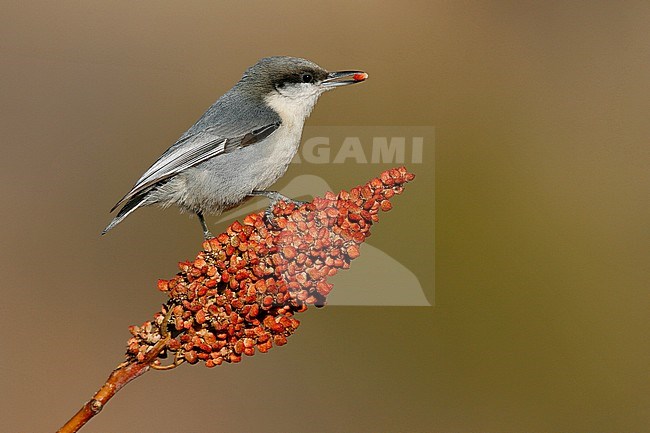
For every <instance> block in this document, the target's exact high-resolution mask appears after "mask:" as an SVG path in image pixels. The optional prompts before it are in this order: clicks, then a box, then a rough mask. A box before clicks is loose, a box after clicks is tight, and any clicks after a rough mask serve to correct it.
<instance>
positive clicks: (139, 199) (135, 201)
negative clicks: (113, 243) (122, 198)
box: [102, 195, 147, 235]
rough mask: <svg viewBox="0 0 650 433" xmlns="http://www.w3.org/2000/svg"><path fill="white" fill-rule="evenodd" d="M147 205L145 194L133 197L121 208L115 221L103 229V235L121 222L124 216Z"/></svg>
mask: <svg viewBox="0 0 650 433" xmlns="http://www.w3.org/2000/svg"><path fill="white" fill-rule="evenodd" d="M146 205H147V202H146V196H145V195H137V196H135V197H133V198H131V200H129V201H128V202H126V204H125V205H124V207H122V209H120V211H119V212H118V213H117V216H116V217H115V218H113V221H111V222H110V224H109V225H107V226H106V228H105V229H104V230H103V231H102V235H105V234H106V233H107V232H108V231H109V230H110V229H112V228H113V227H115V226H116V225H118V224H119V223H121V222H122V220H123V219H124V218H126V217H128V216H129V215H130V214H131V212H133V211H134V210H136V209H138V208H140V207H142V206H146Z"/></svg>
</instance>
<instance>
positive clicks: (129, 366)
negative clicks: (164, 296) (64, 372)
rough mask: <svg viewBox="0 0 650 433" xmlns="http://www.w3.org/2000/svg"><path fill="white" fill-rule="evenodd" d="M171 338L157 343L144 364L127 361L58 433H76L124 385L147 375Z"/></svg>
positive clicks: (148, 353) (114, 371)
mask: <svg viewBox="0 0 650 433" xmlns="http://www.w3.org/2000/svg"><path fill="white" fill-rule="evenodd" d="M168 340H169V337H167V338H163V339H161V340H160V341H158V343H156V344H155V345H154V346H153V347H152V348H151V350H150V351H148V352H147V355H146V357H145V359H144V360H143V361H142V362H136V361H127V362H123V363H122V364H120V365H118V366H117V368H116V369H115V370H113V372H112V373H111V375H110V376H109V377H108V379H107V380H106V383H104V385H103V386H102V387H101V388H100V389H99V391H97V393H96V394H95V395H94V396H93V398H92V399H90V401H88V402H87V403H86V404H84V405H83V407H82V408H81V409H79V412H77V413H76V414H75V415H74V416H73V417H72V418H70V420H68V422H66V423H65V425H64V426H63V427H61V428H60V429H59V430H58V431H57V433H74V432H76V431H78V430H79V429H80V428H81V427H83V425H84V424H86V423H87V422H88V421H89V420H90V419H91V418H92V417H94V416H95V415H97V414H98V413H99V412H100V411H101V410H102V408H103V407H104V405H105V404H106V403H107V402H108V400H110V399H111V398H112V397H113V396H114V395H115V393H117V391H119V390H120V389H122V387H124V385H126V384H127V383H129V382H131V381H132V380H133V379H135V378H136V377H139V376H141V375H143V374H144V373H146V372H147V371H148V370H149V367H151V364H152V363H153V362H154V361H155V360H156V359H157V358H158V355H160V352H162V351H163V349H165V345H166V344H167V342H168Z"/></svg>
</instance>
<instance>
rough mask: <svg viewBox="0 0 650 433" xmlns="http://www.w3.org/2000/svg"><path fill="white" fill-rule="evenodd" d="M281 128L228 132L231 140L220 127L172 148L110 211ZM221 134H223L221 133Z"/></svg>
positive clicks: (184, 140) (276, 124)
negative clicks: (191, 168)
mask: <svg viewBox="0 0 650 433" xmlns="http://www.w3.org/2000/svg"><path fill="white" fill-rule="evenodd" d="M279 127H280V122H273V123H270V124H267V125H262V126H260V127H257V128H251V129H250V130H249V131H247V132H245V133H241V132H240V133H239V134H237V132H239V131H237V132H235V131H228V133H230V134H236V135H235V136H231V137H227V136H226V137H224V135H225V134H223V132H224V131H223V129H222V128H220V127H218V126H217V127H213V128H209V129H207V130H204V131H200V132H197V133H194V134H191V135H187V136H184V137H182V138H181V139H180V140H178V141H177V142H176V143H175V144H174V145H173V146H172V147H170V148H169V149H168V150H167V151H166V152H165V153H163V154H162V156H161V157H160V158H159V159H158V161H156V162H155V163H154V164H153V165H152V166H151V167H149V169H148V170H147V171H146V172H145V173H144V174H143V175H142V177H140V179H138V181H137V182H136V183H135V185H134V186H133V188H132V189H131V191H129V192H128V193H127V194H126V195H125V196H124V197H122V199H121V200H120V201H118V202H117V203H116V204H115V206H113V208H112V209H111V212H113V211H114V210H115V209H116V208H117V207H118V206H119V205H120V204H122V203H124V202H125V201H128V200H129V199H131V198H133V197H135V196H136V195H138V194H141V193H143V192H144V191H146V190H147V189H151V188H152V187H153V186H154V185H156V184H157V183H159V182H161V181H164V180H166V179H169V178H170V177H172V176H175V175H176V174H178V173H180V172H181V171H183V170H186V169H188V168H190V167H194V166H196V165H198V164H200V163H202V162H203V161H206V160H208V159H210V158H214V157H215V156H217V155H220V154H223V153H228V152H232V151H234V150H236V149H241V148H242V147H246V146H250V145H251V144H254V143H257V142H259V141H262V140H263V139H265V138H266V137H268V136H269V135H271V134H272V133H273V132H274V131H275V130H276V129H278V128H279ZM220 130H221V131H220Z"/></svg>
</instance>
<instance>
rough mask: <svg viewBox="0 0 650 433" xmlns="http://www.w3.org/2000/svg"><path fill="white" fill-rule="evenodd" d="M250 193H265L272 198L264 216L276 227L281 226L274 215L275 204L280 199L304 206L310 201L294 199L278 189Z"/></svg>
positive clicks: (264, 194) (265, 195)
mask: <svg viewBox="0 0 650 433" xmlns="http://www.w3.org/2000/svg"><path fill="white" fill-rule="evenodd" d="M250 195H263V196H264V197H266V198H268V199H269V200H270V202H271V203H269V206H268V207H267V208H266V210H265V211H264V218H265V219H266V222H268V223H269V224H271V225H272V226H273V227H274V228H276V229H279V228H280V227H278V225H277V223H276V222H275V215H273V209H274V208H275V205H276V204H277V203H278V202H279V201H286V202H288V203H293V204H295V205H296V206H302V205H303V204H305V203H309V202H306V201H300V200H294V199H292V198H289V197H287V196H285V195H282V194H280V193H279V192H277V191H252V192H251V193H250Z"/></svg>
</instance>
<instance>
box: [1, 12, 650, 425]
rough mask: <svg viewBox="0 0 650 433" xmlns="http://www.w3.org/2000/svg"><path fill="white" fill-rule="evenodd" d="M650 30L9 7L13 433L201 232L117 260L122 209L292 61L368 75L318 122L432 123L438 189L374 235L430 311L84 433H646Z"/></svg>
mask: <svg viewBox="0 0 650 433" xmlns="http://www.w3.org/2000/svg"><path fill="white" fill-rule="evenodd" d="M649 22H650V4H648V3H647V2H606V1H600V2H519V1H512V2H508V1H501V2H480V1H479V2H437V1H421V2H415V1H413V2H405V1H382V2H364V1H357V2H352V1H348V2H331V3H329V2H328V3H325V2H319V3H314V4H312V3H309V2H304V1H292V2H282V3H278V2H260V1H244V2H215V1H195V2H157V1H139V2H133V1H117V2H69V1H60V2H45V1H32V2H16V1H4V2H3V4H2V13H1V14H0V56H1V57H0V62H1V63H0V66H1V67H0V104H1V105H0V107H1V108H0V127H1V131H2V141H3V144H2V152H3V157H2V158H1V162H0V164H1V167H2V169H1V170H0V182H1V185H2V187H1V188H2V202H3V206H2V224H1V226H0V238H1V239H2V258H1V260H0V276H1V278H2V285H1V286H0V291H1V292H0V293H1V294H2V302H1V303H0V321H1V322H0V323H2V329H3V339H2V345H1V346H0V347H1V349H0V351H1V355H2V362H1V364H0V390H1V391H2V392H0V419H2V428H1V430H2V431H6V432H39V431H42V432H47V431H54V430H56V429H57V428H58V427H59V426H60V425H61V424H62V423H63V422H64V421H65V420H66V419H67V418H68V417H69V416H71V415H72V414H73V413H74V412H75V411H76V410H77V409H78V408H79V407H80V406H81V404H82V403H83V402H84V401H86V400H87V399H88V398H89V397H90V396H91V395H92V393H93V392H95V390H96V389H97V388H98V387H99V386H100V385H101V383H103V380H104V379H105V378H106V376H107V375H108V373H109V372H110V370H111V369H112V368H113V367H114V366H115V365H116V364H117V363H119V362H120V361H121V359H122V358H121V357H122V353H123V350H124V348H125V342H126V340H127V338H128V337H129V334H128V332H127V326H128V325H129V324H140V323H142V322H143V321H144V320H148V319H149V318H150V317H151V314H152V313H153V312H154V311H156V309H157V307H158V305H159V304H160V303H162V302H163V301H164V299H165V298H164V296H163V295H162V294H160V293H158V292H157V291H156V289H155V282H156V280H157V279H158V278H168V277H170V276H172V275H173V274H174V273H175V271H176V268H175V264H176V262H177V261H178V260H182V259H185V258H189V257H193V255H194V254H195V253H196V251H197V250H198V247H199V240H200V238H199V237H200V233H199V227H198V224H197V223H196V221H195V220H189V219H188V218H187V217H186V216H183V215H179V214H178V213H177V212H176V211H175V210H167V211H161V210H158V209H146V210H141V211H138V212H137V213H136V214H134V215H133V216H131V217H129V218H128V219H127V220H126V221H125V222H124V223H123V224H122V225H121V226H119V227H118V228H117V229H116V230H115V231H113V232H111V233H110V234H109V235H107V236H105V237H103V238H100V237H99V232H100V231H101V229H102V228H103V227H104V226H105V225H106V223H107V222H108V221H109V219H110V216H109V215H108V213H107V210H108V209H109V208H110V207H111V206H112V205H113V204H114V202H115V201H116V200H117V199H119V198H120V197H121V196H122V194H124V193H125V192H126V191H127V190H128V189H129V188H130V186H131V185H132V183H133V181H135V179H137V178H138V177H139V176H140V174H141V173H142V172H143V171H144V170H145V169H146V168H147V167H148V166H149V164H151V163H152V162H153V161H154V159H155V158H157V157H158V156H159V155H160V153H161V152H162V151H163V150H165V149H166V148H167V147H168V146H169V145H170V144H171V143H172V142H173V141H174V140H175V139H176V138H177V137H178V136H179V135H180V134H181V133H182V132H183V131H185V129H186V128H187V127H188V126H190V125H191V124H192V123H193V122H194V121H195V120H196V119H197V118H198V116H199V115H201V113H202V112H203V111H204V110H205V108H207V106H209V105H210V104H211V103H212V102H213V101H214V100H215V99H216V98H217V97H218V96H219V95H221V94H222V93H223V92H224V91H226V90H227V89H228V88H229V87H230V86H231V85H232V84H234V82H235V81H236V80H238V79H239V77H240V76H241V73H242V72H243V70H244V69H245V68H246V67H247V66H249V65H250V64H252V63H254V62H255V61H256V60H257V59H258V58H260V57H263V56H267V55H274V54H288V55H296V56H301V57H306V58H308V59H311V60H314V61H316V62H317V63H319V64H321V65H322V66H324V67H326V68H330V69H347V68H360V69H364V70H366V71H368V72H369V74H370V80H369V81H368V82H367V83H364V84H363V85H359V86H355V87H354V88H349V89H342V90H337V91H336V94H328V95H325V96H324V97H323V98H322V99H321V101H320V103H319V104H318V106H317V107H316V110H315V112H314V114H313V115H312V116H311V118H310V119H309V120H308V124H309V125H315V126H317V125H348V126H354V125H398V126H408V125H423V126H435V128H436V145H435V182H434V163H433V149H430V148H427V149H425V161H424V163H423V164H420V165H414V166H412V167H410V168H411V169H412V170H413V171H415V172H416V173H417V175H418V178H417V179H416V182H415V183H413V184H412V185H411V186H410V187H409V188H408V189H407V191H406V192H405V194H404V195H403V196H401V197H398V198H397V200H396V201H395V209H394V210H393V211H392V212H390V213H388V214H386V215H384V216H383V219H382V221H381V222H380V224H379V225H378V226H377V227H376V228H375V229H374V233H373V236H372V238H371V239H370V240H369V242H370V243H371V244H372V245H373V246H375V247H377V248H380V249H381V250H383V251H387V252H390V254H392V256H393V257H394V258H395V259H396V260H398V261H399V262H400V263H402V264H404V265H405V266H407V267H409V269H410V270H411V271H412V272H413V273H414V274H415V275H417V276H418V278H420V282H421V284H422V287H423V288H424V289H425V292H426V295H427V297H428V298H429V300H430V302H431V303H434V302H435V306H434V307H420V308H415V307H411V308H397V307H394V308H386V307H331V308H329V309H328V308H325V309H323V310H318V311H316V310H314V311H311V310H310V311H309V312H307V313H305V314H304V315H302V317H301V321H302V325H301V327H300V329H299V330H298V332H297V333H296V334H295V335H294V336H292V337H291V339H290V343H291V344H289V345H287V346H286V347H282V348H276V349H274V350H272V351H271V352H269V353H268V354H266V355H261V356H255V357H253V358H247V359H244V362H242V363H241V364H236V365H225V366H221V367H219V368H216V369H213V370H207V369H205V368H203V367H202V366H199V365H197V366H193V367H190V366H182V367H181V368H179V369H176V370H174V371H171V372H150V373H148V374H146V375H145V376H143V377H141V378H139V379H138V380H137V381H135V382H134V383H132V384H130V385H129V386H127V387H126V388H125V389H124V390H123V391H122V392H120V393H119V394H118V395H117V397H116V398H115V399H114V400H113V401H111V402H110V404H109V405H108V406H107V407H106V408H105V409H104V411H103V412H102V413H101V415H100V416H98V417H97V418H96V419H94V420H92V421H91V422H90V424H89V425H87V426H86V427H85V429H84V430H83V431H88V432H118V431H119V432H179V431H183V432H199V431H215V432H217V431H224V432H225V431H228V432H252V431H264V432H285V431H292V432H569V431H570V432H614V431H616V432H640V431H647V429H648V427H647V426H648V425H649V423H650V407H648V406H649V403H650V386H649V385H650V381H649V379H650V377H649V376H650V374H649V368H648V365H649V361H650V346H649V344H648V328H649V325H650V317H648V312H649V308H648V307H650V297H649V296H648V288H649V287H650V284H649V283H650V281H649V280H650V275H649V274H650V266H648V259H649V253H650V251H649V249H650V248H649V246H650V239H649V237H650V236H649V229H648V227H649V224H648V221H649V220H650V203H649V200H648V191H649V187H650V170H648V164H649V162H650V151H649V150H648V149H649V147H648V137H649V132H650V122H649V120H648V114H649V113H650V111H649V110H650V75H649V70H650V37H649V36H648V23H649ZM384 168H386V167H384V166H383V165H373V164H367V165H363V166H358V167H356V166H355V165H354V164H343V165H339V166H334V165H324V166H314V165H309V164H301V165H299V166H294V167H292V168H291V170H290V172H289V173H288V176H289V177H291V176H296V175H298V174H304V173H309V172H310V171H315V172H316V174H318V175H319V176H321V177H323V178H325V179H327V180H328V182H329V183H330V185H332V187H334V188H345V187H350V186H352V185H356V184H358V183H360V182H365V181H366V180H367V179H369V178H370V177H372V176H373V175H375V174H376V173H379V172H380V171H381V170H383V169H384ZM282 182H285V181H284V180H283V181H282ZM282 182H281V185H282ZM281 185H280V186H281ZM434 204H435V210H434ZM434 212H435V249H434V243H433V235H434V233H432V230H433V227H434V225H433V213H434ZM212 221H213V220H212ZM434 253H435V274H434V273H433V272H432V265H433V258H434ZM354 270H355V268H354V266H353V267H352V269H351V270H350V272H354ZM434 278H435V299H434ZM335 290H345V287H341V286H336V287H335ZM396 290H398V288H396Z"/></svg>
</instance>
